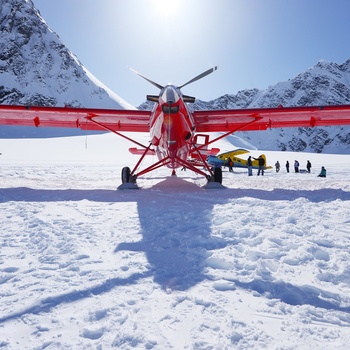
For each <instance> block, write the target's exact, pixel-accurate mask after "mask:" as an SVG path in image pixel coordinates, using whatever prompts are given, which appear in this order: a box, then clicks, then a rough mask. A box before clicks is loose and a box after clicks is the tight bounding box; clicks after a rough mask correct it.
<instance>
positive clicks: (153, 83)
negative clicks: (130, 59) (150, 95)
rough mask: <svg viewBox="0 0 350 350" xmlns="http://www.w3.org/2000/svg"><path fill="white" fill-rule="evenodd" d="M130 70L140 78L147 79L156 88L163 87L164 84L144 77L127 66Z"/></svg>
mask: <svg viewBox="0 0 350 350" xmlns="http://www.w3.org/2000/svg"><path fill="white" fill-rule="evenodd" d="M129 69H130V70H131V71H132V72H134V73H136V74H137V75H138V76H140V77H141V78H143V79H145V80H147V81H148V82H149V83H151V84H152V85H154V86H156V87H157V88H158V89H160V90H162V89H163V88H164V86H162V85H159V84H158V83H156V82H154V81H152V80H150V79H148V78H146V77H145V76H143V75H142V74H140V73H139V72H136V70H134V69H132V68H129Z"/></svg>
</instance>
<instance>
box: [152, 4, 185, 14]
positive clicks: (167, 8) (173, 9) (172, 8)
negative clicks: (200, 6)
mask: <svg viewBox="0 0 350 350" xmlns="http://www.w3.org/2000/svg"><path fill="white" fill-rule="evenodd" d="M151 4H152V8H153V10H154V11H155V13H156V14H157V15H159V16H161V17H169V16H172V15H176V14H177V13H178V11H179V9H180V8H181V0H151Z"/></svg>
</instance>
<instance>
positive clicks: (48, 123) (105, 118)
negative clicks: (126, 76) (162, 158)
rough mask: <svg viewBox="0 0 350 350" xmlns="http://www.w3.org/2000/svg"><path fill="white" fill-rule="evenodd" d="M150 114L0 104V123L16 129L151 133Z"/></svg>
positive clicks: (139, 111)
mask: <svg viewBox="0 0 350 350" xmlns="http://www.w3.org/2000/svg"><path fill="white" fill-rule="evenodd" d="M150 115H151V112H150V111H141V110H124V109H121V110H118V109H113V110H112V109H92V108H71V107H34V106H31V107H29V106H10V105H0V124H3V125H17V126H36V127H40V126H42V127H61V128H80V129H83V130H105V129H106V128H109V129H112V130H114V131H137V132H148V131H149V120H150ZM102 125H103V126H102Z"/></svg>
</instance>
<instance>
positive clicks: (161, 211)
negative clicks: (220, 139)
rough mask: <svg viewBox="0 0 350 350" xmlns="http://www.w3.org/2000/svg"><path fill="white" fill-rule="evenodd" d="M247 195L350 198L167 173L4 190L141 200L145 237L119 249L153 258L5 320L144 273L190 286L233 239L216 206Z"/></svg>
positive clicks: (3, 196) (290, 298)
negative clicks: (143, 266)
mask: <svg viewBox="0 0 350 350" xmlns="http://www.w3.org/2000/svg"><path fill="white" fill-rule="evenodd" d="M244 197H250V198H257V199H261V200H268V201H279V200H291V201H292V200H295V199H297V198H301V197H303V198H307V199H308V200H310V201H311V202H328V201H332V200H336V199H341V200H346V201H347V200H350V193H349V192H345V191H342V190H336V189H321V190H316V191H300V190H285V189H282V190H273V191H264V190H257V189H228V188H225V189H218V190H204V189H202V188H200V187H198V186H197V185H195V184H194V183H191V182H188V181H185V180H183V179H181V178H175V179H174V178H167V179H165V180H164V181H162V182H160V183H158V184H157V185H155V186H153V187H152V188H150V189H142V190H134V191H112V190H99V189H94V190H75V189H63V190H56V189H54V190H46V189H31V188H26V187H20V188H2V189H0V203H6V202H9V201H20V202H53V201H57V202H59V201H80V200H89V201H92V202H102V203H103V202H106V203H107V202H108V203H111V202H112V203H113V202H120V203H122V202H130V201H132V202H136V203H137V210H138V216H139V222H140V234H141V235H142V239H141V240H140V241H138V242H135V243H123V242H121V243H119V244H118V245H117V246H116V247H115V249H114V251H115V252H119V251H123V250H129V251H141V252H144V253H145V255H146V257H147V260H148V263H149V269H148V271H147V272H146V273H144V274H135V275H132V276H130V277H129V278H127V279H125V280H123V279H118V278H115V279H109V280H107V281H105V282H104V283H101V284H99V285H97V286H95V287H90V288H87V289H85V290H84V289H82V290H80V291H76V292H72V293H66V294H62V295H60V296H57V297H52V298H46V299H44V300H42V301H40V302H38V304H36V305H35V306H33V307H31V308H30V309H26V310H23V311H22V312H17V313H13V314H12V315H9V316H5V317H2V318H0V323H1V322H5V321H7V320H9V319H13V318H15V317H19V316H21V315H23V314H25V313H39V312H47V311H49V309H50V308H52V307H54V306H57V305H59V304H61V303H67V302H72V301H75V300H77V299H82V298H86V297H88V295H89V294H101V293H104V292H107V291H108V290H110V289H111V288H114V287H118V286H119V285H123V284H133V283H137V281H138V280H139V279H140V278H144V277H151V276H152V277H153V279H154V282H155V283H157V284H158V285H159V286H161V288H162V289H164V290H168V289H170V290H188V289H189V288H191V287H193V286H194V285H196V284H198V283H199V282H201V281H203V280H205V279H208V278H210V277H209V276H207V275H206V272H205V268H206V264H205V261H206V259H207V258H208V256H210V255H211V251H213V250H216V249H222V248H224V247H226V245H227V244H234V243H232V242H227V241H225V240H224V239H222V238H218V237H213V236H212V234H211V233H212V232H211V218H212V217H211V215H212V210H213V207H214V206H215V205H218V204H219V205H220V204H225V203H227V202H228V201H230V200H232V199H238V198H244ZM234 283H235V284H236V286H238V287H240V288H243V289H247V290H255V291H257V292H259V293H266V292H269V293H270V295H271V297H273V298H278V299H280V300H281V301H283V302H286V303H288V304H293V305H299V304H303V303H305V304H310V305H313V306H315V307H323V308H326V309H336V310H340V311H346V312H349V309H348V308H344V309H342V308H340V307H337V305H336V304H335V303H332V302H329V301H327V302H324V301H322V300H321V299H318V298H317V297H316V294H317V293H318V292H320V291H319V290H318V291H316V290H311V289H310V288H311V287H310V288H309V289H307V288H297V287H294V286H292V285H289V284H283V283H280V284H273V283H272V282H270V281H255V282H252V283H250V284H245V283H241V282H240V281H234ZM271 283H272V284H271ZM310 290H311V292H312V293H311V294H310Z"/></svg>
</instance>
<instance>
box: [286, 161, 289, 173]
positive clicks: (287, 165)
mask: <svg viewBox="0 0 350 350" xmlns="http://www.w3.org/2000/svg"><path fill="white" fill-rule="evenodd" d="M286 170H287V173H289V162H288V160H287V162H286Z"/></svg>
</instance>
